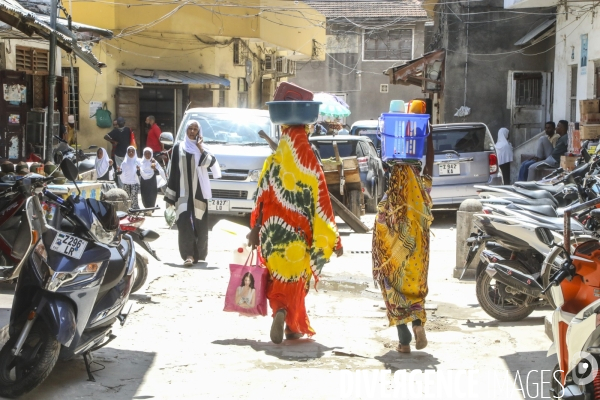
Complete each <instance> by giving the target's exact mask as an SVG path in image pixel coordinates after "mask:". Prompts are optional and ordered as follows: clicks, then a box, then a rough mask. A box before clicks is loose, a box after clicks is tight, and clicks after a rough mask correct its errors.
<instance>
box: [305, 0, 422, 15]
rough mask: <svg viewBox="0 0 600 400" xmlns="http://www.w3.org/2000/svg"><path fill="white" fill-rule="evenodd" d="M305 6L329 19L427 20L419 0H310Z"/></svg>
mask: <svg viewBox="0 0 600 400" xmlns="http://www.w3.org/2000/svg"><path fill="white" fill-rule="evenodd" d="M307 4H308V5H310V6H311V7H313V8H314V9H315V10H317V11H319V12H320V13H322V14H323V15H325V16H326V17H329V18H332V17H347V18H398V17H407V18H413V19H414V18H418V19H426V18H427V12H426V11H425V10H424V9H423V6H422V1H420V0H401V1H343V2H342V1H315V0H312V1H308V2H307Z"/></svg>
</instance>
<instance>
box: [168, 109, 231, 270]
mask: <svg viewBox="0 0 600 400" xmlns="http://www.w3.org/2000/svg"><path fill="white" fill-rule="evenodd" d="M209 168H210V170H211V171H212V173H213V178H220V177H221V169H220V167H219V163H218V162H217V159H216V158H215V157H214V156H213V155H212V154H211V153H210V150H209V148H208V147H207V146H206V145H205V144H204V143H203V139H202V129H201V126H200V123H198V122H197V121H194V120H189V121H188V122H187V124H186V126H185V139H184V141H183V142H179V143H178V144H176V145H175V147H173V158H172V159H171V172H170V175H169V183H168V184H167V192H166V194H165V201H166V202H167V206H168V207H175V210H176V213H177V229H178V235H179V254H180V255H181V258H182V259H183V260H185V262H184V264H183V265H184V266H191V265H192V264H193V263H194V262H198V261H200V260H206V256H207V254H208V200H210V199H211V198H212V192H211V189H210V179H209V177H208V169H209ZM191 238H193V239H194V240H190V239H191Z"/></svg>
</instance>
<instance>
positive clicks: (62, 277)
mask: <svg viewBox="0 0 600 400" xmlns="http://www.w3.org/2000/svg"><path fill="white" fill-rule="evenodd" d="M98 271H100V264H97V263H91V264H85V265H80V266H79V267H77V268H75V269H74V270H73V271H69V272H53V274H52V277H51V278H50V279H49V280H48V283H46V287H45V289H46V290H49V291H51V292H56V291H57V290H58V289H59V288H61V287H63V286H71V285H79V284H82V283H85V282H88V281H91V280H93V279H94V277H95V276H96V274H97V273H98Z"/></svg>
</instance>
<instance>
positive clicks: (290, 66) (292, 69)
mask: <svg viewBox="0 0 600 400" xmlns="http://www.w3.org/2000/svg"><path fill="white" fill-rule="evenodd" d="M287 73H288V74H290V75H296V61H292V60H288V67H287Z"/></svg>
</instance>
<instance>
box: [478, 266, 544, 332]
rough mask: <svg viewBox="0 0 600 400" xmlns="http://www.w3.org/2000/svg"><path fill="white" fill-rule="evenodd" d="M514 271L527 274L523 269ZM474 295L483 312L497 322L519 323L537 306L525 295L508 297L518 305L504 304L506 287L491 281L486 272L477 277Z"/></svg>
mask: <svg viewBox="0 0 600 400" xmlns="http://www.w3.org/2000/svg"><path fill="white" fill-rule="evenodd" d="M515 269H517V270H518V271H519V272H523V273H526V274H528V273H529V271H527V270H526V269H525V268H524V267H520V268H515ZM476 294H477V300H478V301H479V305H480V306H481V308H483V311H485V312H486V313H487V314H488V315H489V316H490V317H493V318H496V319H497V320H498V321H506V322H508V321H520V320H522V319H523V318H525V317H527V316H528V315H529V314H531V313H532V312H533V311H534V310H535V308H536V305H537V304H536V303H532V302H531V297H530V296H527V295H525V294H516V295H510V296H512V298H513V299H514V300H515V301H516V302H518V304H514V303H507V302H505V301H504V300H503V295H504V296H506V295H509V294H508V293H506V285H504V284H502V283H500V282H498V281H496V280H495V279H493V278H492V277H491V276H490V275H489V274H488V273H487V272H482V273H481V274H479V276H478V277H477V283H476Z"/></svg>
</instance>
